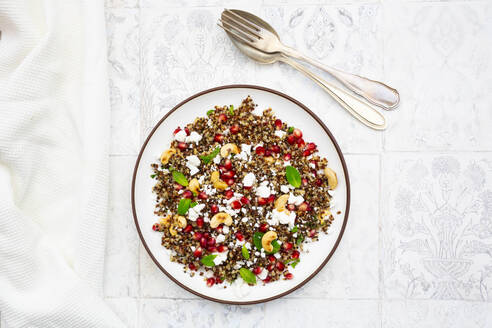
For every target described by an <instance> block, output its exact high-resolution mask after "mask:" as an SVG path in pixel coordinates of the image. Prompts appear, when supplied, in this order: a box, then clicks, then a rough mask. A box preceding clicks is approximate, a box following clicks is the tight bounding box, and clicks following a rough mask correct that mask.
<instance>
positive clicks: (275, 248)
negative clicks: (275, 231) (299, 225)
mask: <svg viewBox="0 0 492 328" xmlns="http://www.w3.org/2000/svg"><path fill="white" fill-rule="evenodd" d="M272 246H273V250H272V251H271V252H265V253H267V254H275V253H277V252H278V251H279V250H280V244H279V243H278V242H277V240H274V241H272Z"/></svg>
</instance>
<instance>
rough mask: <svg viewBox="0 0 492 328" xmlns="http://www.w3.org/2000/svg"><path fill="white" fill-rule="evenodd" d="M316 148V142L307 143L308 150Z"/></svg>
mask: <svg viewBox="0 0 492 328" xmlns="http://www.w3.org/2000/svg"><path fill="white" fill-rule="evenodd" d="M315 149H316V144H315V143H314V142H310V143H308V144H307V145H306V150H309V151H313V150H315Z"/></svg>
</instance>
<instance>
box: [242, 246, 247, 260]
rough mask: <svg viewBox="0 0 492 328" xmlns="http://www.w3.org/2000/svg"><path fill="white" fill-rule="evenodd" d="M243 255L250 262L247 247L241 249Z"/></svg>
mask: <svg viewBox="0 0 492 328" xmlns="http://www.w3.org/2000/svg"><path fill="white" fill-rule="evenodd" d="M241 253H242V254H243V257H244V258H245V259H246V260H249V252H248V249H247V248H246V246H245V245H243V247H242V248H241Z"/></svg>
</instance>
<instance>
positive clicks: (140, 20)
mask: <svg viewBox="0 0 492 328" xmlns="http://www.w3.org/2000/svg"><path fill="white" fill-rule="evenodd" d="M140 1H141V0H138V2H137V6H138V7H137V12H138V34H137V35H138V74H139V89H140V90H139V91H140V101H139V104H140V108H139V112H140V113H139V114H140V115H139V118H138V119H139V125H140V129H139V130H140V132H139V134H138V135H139V144H140V141H141V134H142V131H141V129H142V117H141V114H142V96H143V90H142V85H143V84H142V75H143V74H142V10H141V7H140ZM132 216H133V215H132ZM140 248H141V247H140V240H139V241H138V245H137V265H138V268H137V284H138V286H137V293H138V295H137V318H136V327H140V326H141V322H140V321H141V306H140V304H141V301H140V300H141V297H142V290H141V289H142V283H141V263H140V262H141V261H140V255H141V254H140Z"/></svg>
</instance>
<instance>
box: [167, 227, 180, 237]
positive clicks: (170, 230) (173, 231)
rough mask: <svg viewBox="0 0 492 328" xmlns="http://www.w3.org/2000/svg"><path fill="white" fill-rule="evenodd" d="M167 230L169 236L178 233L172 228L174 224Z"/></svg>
mask: <svg viewBox="0 0 492 328" xmlns="http://www.w3.org/2000/svg"><path fill="white" fill-rule="evenodd" d="M169 232H170V233H171V236H176V235H177V234H178V232H177V231H176V230H174V225H171V226H170V227H169Z"/></svg>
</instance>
